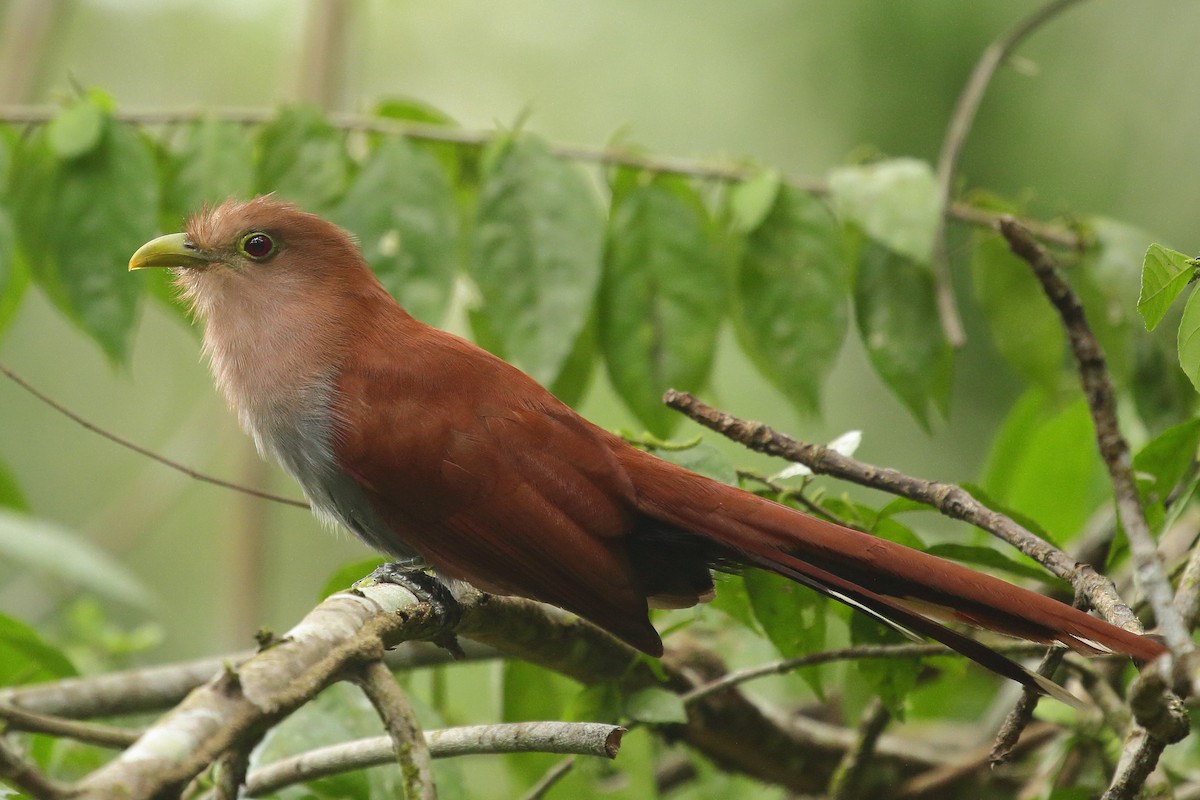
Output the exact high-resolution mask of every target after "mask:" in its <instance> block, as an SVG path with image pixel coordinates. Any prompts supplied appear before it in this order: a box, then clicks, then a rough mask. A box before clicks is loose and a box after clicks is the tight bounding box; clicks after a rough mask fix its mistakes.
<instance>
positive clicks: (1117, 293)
mask: <svg viewBox="0 0 1200 800" xmlns="http://www.w3.org/2000/svg"><path fill="white" fill-rule="evenodd" d="M1089 230H1090V232H1091V235H1092V237H1093V238H1094V240H1095V243H1096V246H1095V247H1092V248H1090V249H1089V250H1088V251H1087V252H1086V253H1085V254H1084V260H1083V262H1082V263H1081V264H1080V267H1079V268H1078V269H1072V270H1069V276H1070V278H1071V282H1072V283H1073V284H1074V285H1075V288H1076V291H1077V292H1078V293H1079V297H1080V299H1081V300H1082V301H1083V305H1084V308H1086V309H1087V314H1088V322H1090V323H1091V326H1092V330H1093V332H1094V333H1095V334H1096V339H1097V340H1098V341H1099V342H1100V346H1101V347H1102V348H1104V355H1105V358H1106V360H1107V361H1108V368H1109V371H1110V372H1112V373H1113V379H1114V380H1115V381H1117V383H1118V384H1120V385H1128V384H1129V383H1131V380H1132V378H1131V374H1132V372H1133V367H1134V348H1135V346H1136V344H1135V343H1136V340H1137V339H1139V338H1147V337H1145V335H1144V329H1143V326H1142V325H1140V324H1139V325H1135V324H1134V323H1135V321H1136V320H1138V319H1139V317H1138V313H1137V300H1138V290H1139V286H1138V284H1139V281H1140V273H1141V263H1142V260H1143V259H1142V256H1143V254H1144V253H1145V252H1146V247H1147V245H1148V244H1149V243H1150V241H1151V239H1152V238H1153V237H1151V235H1150V234H1149V233H1147V232H1146V231H1144V230H1142V229H1141V228H1137V227H1134V226H1132V225H1127V224H1125V223H1123V222H1118V221H1116V220H1111V219H1106V218H1103V217H1097V218H1094V219H1092V220H1090V225H1089ZM1172 372H1174V370H1172Z"/></svg>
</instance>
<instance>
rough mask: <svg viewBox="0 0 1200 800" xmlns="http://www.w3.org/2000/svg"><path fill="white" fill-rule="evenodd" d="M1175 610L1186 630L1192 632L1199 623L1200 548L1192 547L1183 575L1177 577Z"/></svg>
mask: <svg viewBox="0 0 1200 800" xmlns="http://www.w3.org/2000/svg"><path fill="white" fill-rule="evenodd" d="M1175 608H1176V609H1177V610H1178V611H1179V616H1180V617H1182V618H1183V624H1184V625H1185V626H1187V629H1188V630H1192V629H1193V628H1195V627H1196V624H1197V623H1198V622H1200V546H1194V547H1192V552H1191V553H1190V554H1189V555H1188V560H1187V566H1185V567H1184V568H1183V574H1182V575H1181V576H1180V577H1179V590H1178V591H1177V592H1176V593H1175Z"/></svg>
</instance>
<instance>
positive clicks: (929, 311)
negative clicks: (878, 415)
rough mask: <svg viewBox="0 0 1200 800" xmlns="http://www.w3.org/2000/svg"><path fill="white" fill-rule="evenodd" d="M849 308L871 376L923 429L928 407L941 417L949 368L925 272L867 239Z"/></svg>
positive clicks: (949, 355)
mask: <svg viewBox="0 0 1200 800" xmlns="http://www.w3.org/2000/svg"><path fill="white" fill-rule="evenodd" d="M854 304H855V317H856V321H857V323H858V330H859V335H860V336H861V337H862V341H863V344H864V345H865V346H866V349H867V356H868V357H869V358H870V361H871V365H872V366H873V367H874V368H875V372H876V373H877V374H878V375H879V377H880V378H881V379H882V380H883V382H884V384H886V385H887V387H888V388H889V389H891V391H892V392H893V393H894V394H895V395H896V396H897V397H898V398H900V401H901V402H902V403H904V405H905V407H907V408H908V410H909V411H910V412H912V415H913V416H914V417H915V418H916V419H917V421H918V422H920V423H921V425H922V426H923V427H925V428H926V429H928V428H929V417H928V408H929V404H930V403H931V402H932V403H933V405H934V406H935V407H936V408H938V409H939V410H941V411H942V413H943V414H944V413H945V410H946V407H947V405H948V403H949V401H950V380H951V377H952V375H951V371H952V368H953V353H952V352H951V349H950V345H949V343H948V342H947V341H946V337H945V334H944V333H943V332H942V328H941V325H940V324H939V323H938V319H939V317H938V313H937V303H936V301H935V299H934V289H933V278H932V277H931V276H930V274H929V270H927V269H925V268H923V267H921V266H920V265H918V264H916V263H915V262H913V261H911V260H910V259H907V258H904V257H903V256H899V255H897V254H896V253H895V252H893V251H891V250H889V249H887V248H886V247H883V246H882V245H879V244H877V243H875V242H874V241H872V240H869V239H868V240H866V241H865V242H863V246H862V248H861V253H860V257H859V262H858V270H857V274H856V276H855V286H854Z"/></svg>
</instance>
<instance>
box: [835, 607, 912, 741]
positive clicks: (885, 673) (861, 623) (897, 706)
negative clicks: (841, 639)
mask: <svg viewBox="0 0 1200 800" xmlns="http://www.w3.org/2000/svg"><path fill="white" fill-rule="evenodd" d="M907 641H908V638H907V637H906V636H905V635H904V634H902V633H900V632H899V631H898V630H896V629H895V628H893V627H891V626H890V625H885V624H883V623H882V622H880V621H879V620H877V619H875V618H874V617H869V616H867V615H866V614H852V615H851V616H850V643H851V644H852V645H880V644H883V645H886V644H904V643H905V642H907ZM921 667H922V665H921V662H920V661H919V660H917V659H902V660H900V659H882V658H863V659H859V660H858V661H856V662H854V672H855V673H857V675H858V676H859V677H860V678H861V679H862V681H863V682H864V683H865V684H866V685H867V686H868V687H869V688H870V689H871V691H872V693H874V694H875V695H876V696H877V697H879V699H880V700H881V701H882V702H883V704H884V706H886V707H887V709H888V711H890V712H891V713H892V715H893V716H895V717H896V718H898V719H903V718H904V712H905V700H906V699H907V698H908V694H909V693H910V692H911V691H912V690H913V689H915V688H916V686H917V677H918V676H919V675H920V673H921Z"/></svg>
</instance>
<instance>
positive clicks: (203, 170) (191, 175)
mask: <svg viewBox="0 0 1200 800" xmlns="http://www.w3.org/2000/svg"><path fill="white" fill-rule="evenodd" d="M182 136H183V141H182V142H181V143H180V145H179V147H178V148H177V149H176V150H175V151H174V152H172V153H171V154H170V155H169V161H168V165H167V181H166V193H165V196H164V198H163V200H164V206H165V213H166V215H167V217H168V220H169V221H170V223H171V224H170V227H171V228H172V229H174V228H175V226H177V225H178V224H179V221H180V220H182V219H183V218H184V217H186V216H187V215H188V214H192V213H195V212H196V211H198V210H199V209H200V208H201V207H203V206H204V205H205V204H210V205H211V204H216V203H220V202H221V201H223V200H226V199H228V198H230V197H237V198H246V197H249V196H250V195H251V194H252V193H253V192H254V180H255V175H254V143H253V142H252V141H251V139H250V137H249V136H248V135H247V133H246V129H245V127H244V126H242V125H237V124H235V123H232V122H224V121H222V120H219V119H217V118H215V117H206V118H205V119H202V120H200V121H199V122H195V123H192V124H191V125H188V126H187V128H186V129H185V130H184V131H183V132H182Z"/></svg>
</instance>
